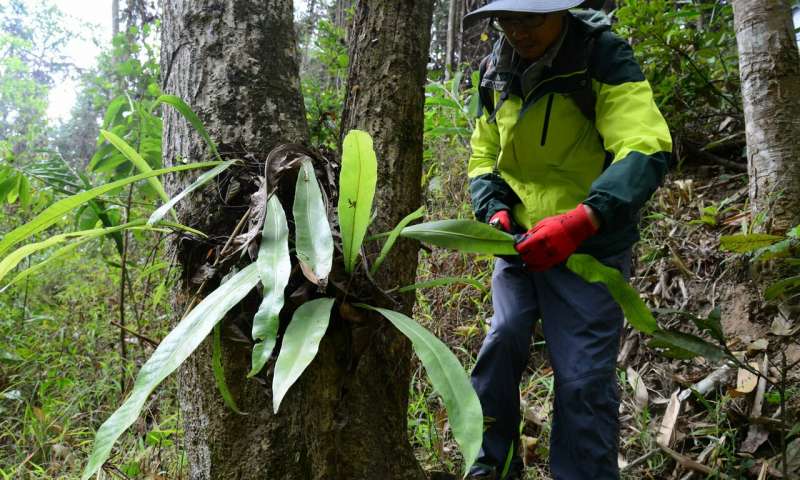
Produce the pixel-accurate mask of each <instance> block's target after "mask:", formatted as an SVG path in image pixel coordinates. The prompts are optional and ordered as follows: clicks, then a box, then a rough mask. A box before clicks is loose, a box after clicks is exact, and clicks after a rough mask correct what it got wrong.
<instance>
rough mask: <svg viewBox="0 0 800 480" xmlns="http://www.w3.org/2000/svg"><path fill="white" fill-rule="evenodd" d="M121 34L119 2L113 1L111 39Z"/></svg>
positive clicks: (117, 0)
mask: <svg viewBox="0 0 800 480" xmlns="http://www.w3.org/2000/svg"><path fill="white" fill-rule="evenodd" d="M118 33H119V0H111V38H114V37H116V36H117V34H118Z"/></svg>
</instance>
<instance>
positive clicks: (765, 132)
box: [733, 0, 800, 233]
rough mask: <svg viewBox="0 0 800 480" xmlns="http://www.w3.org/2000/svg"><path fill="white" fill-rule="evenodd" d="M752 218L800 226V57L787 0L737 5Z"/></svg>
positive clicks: (780, 228) (745, 0)
mask: <svg viewBox="0 0 800 480" xmlns="http://www.w3.org/2000/svg"><path fill="white" fill-rule="evenodd" d="M733 8H734V23H735V28H736V40H737V43H738V46H739V70H740V76H741V80H742V100H743V105H744V114H745V126H746V128H745V129H746V132H747V160H748V170H749V173H750V201H751V206H752V212H753V216H754V217H755V215H757V214H759V213H768V217H767V218H768V219H769V221H770V223H771V224H768V225H766V228H767V229H768V230H771V231H773V232H776V233H781V232H785V231H786V230H787V229H789V228H791V227H793V226H795V225H797V224H798V223H800V209H798V208H797V204H798V201H799V200H800V122H798V118H800V58H798V50H797V44H796V43H795V36H794V28H793V26H792V12H791V7H790V5H789V2H787V1H786V0H734V2H733Z"/></svg>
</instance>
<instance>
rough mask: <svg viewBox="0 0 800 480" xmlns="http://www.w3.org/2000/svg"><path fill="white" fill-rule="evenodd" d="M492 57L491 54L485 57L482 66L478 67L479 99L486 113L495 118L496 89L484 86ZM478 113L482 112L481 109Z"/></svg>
mask: <svg viewBox="0 0 800 480" xmlns="http://www.w3.org/2000/svg"><path fill="white" fill-rule="evenodd" d="M490 57H491V55H487V56H485V57H483V60H481V64H480V67H478V99H479V100H480V104H481V108H482V109H483V111H485V112H486V115H488V116H489V118H494V91H493V90H492V89H491V88H489V87H484V86H483V77H484V75H486V70H487V69H488V68H489V60H490ZM478 113H481V112H480V111H479V112H478ZM478 116H480V115H478Z"/></svg>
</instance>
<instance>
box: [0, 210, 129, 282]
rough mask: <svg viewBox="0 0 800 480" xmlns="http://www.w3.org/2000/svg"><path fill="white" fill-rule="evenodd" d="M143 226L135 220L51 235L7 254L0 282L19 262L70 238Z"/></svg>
mask: <svg viewBox="0 0 800 480" xmlns="http://www.w3.org/2000/svg"><path fill="white" fill-rule="evenodd" d="M143 225H144V220H137V221H133V222H129V223H126V224H124V225H117V226H116V227H110V228H93V229H91V230H81V231H79V232H69V233H61V234H58V235H53V236H52V237H50V238H48V239H46V240H42V241H41V242H36V243H31V244H28V245H25V246H23V247H20V248H18V249H16V250H14V251H13V252H11V253H10V254H8V255H7V256H6V257H5V258H3V260H2V261H0V280H2V279H3V278H4V277H5V276H6V275H7V274H8V272H10V271H11V270H13V269H14V267H16V266H17V265H18V264H19V262H21V261H22V260H24V259H25V258H26V257H27V256H28V255H31V254H33V253H36V252H38V251H40V250H44V249H46V248H50V247H52V246H54V245H57V244H59V243H62V242H65V241H67V240H69V239H71V238H82V237H89V238H96V237H99V236H102V235H108V234H109V233H114V232H119V231H122V230H128V229H131V228H134V227H142V226H143Z"/></svg>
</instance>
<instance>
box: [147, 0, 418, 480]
mask: <svg viewBox="0 0 800 480" xmlns="http://www.w3.org/2000/svg"><path fill="white" fill-rule="evenodd" d="M341 3H344V2H341ZM401 7H402V9H401ZM367 9H368V10H367ZM367 11H368V12H369V13H368V14H367ZM357 18H358V25H359V26H358V28H357V29H356V34H355V35H354V36H353V37H352V38H354V41H355V42H357V44H356V45H355V46H354V47H353V49H352V50H351V55H352V69H351V73H350V82H351V87H350V89H349V90H350V92H351V93H354V96H351V97H350V99H349V101H348V105H350V106H351V108H349V109H348V112H349V113H348V114H346V117H345V120H344V124H345V125H346V126H347V127H348V128H350V127H355V126H359V127H361V128H362V129H365V130H368V131H370V132H371V133H373V135H375V143H376V151H377V152H378V156H379V158H380V160H381V163H380V167H379V168H380V175H381V177H380V178H381V180H380V181H379V184H378V193H377V199H376V202H377V204H376V211H377V212H378V217H377V219H376V220H375V222H374V224H373V229H374V230H375V231H383V230H386V229H388V228H389V227H390V226H393V225H394V223H395V222H396V221H397V220H399V219H400V218H401V217H402V216H403V215H405V214H406V213H408V212H410V211H412V210H413V209H415V208H416V207H417V206H418V205H419V203H420V171H421V161H422V143H421V142H422V119H423V117H422V108H423V103H424V98H423V90H422V88H423V84H424V73H425V62H426V60H427V55H426V54H427V37H428V29H429V26H430V5H429V3H428V2H422V1H403V2H396V0H384V1H375V2H371V1H361V2H359V5H358V13H357ZM297 70H298V67H297V53H296V45H295V35H294V31H293V26H292V3H291V2H289V1H288V0H249V1H247V0H172V1H170V2H166V3H165V12H164V39H163V42H162V72H163V75H164V78H165V81H164V90H165V91H166V92H169V93H173V94H176V95H179V96H180V97H182V98H183V99H184V100H185V101H187V102H188V103H189V104H190V105H191V106H192V107H193V108H194V109H195V111H197V113H198V114H199V116H200V117H201V119H202V120H203V122H204V124H205V125H206V127H207V129H208V130H209V132H210V134H211V136H212V137H213V138H215V139H217V140H218V143H219V146H220V150H221V152H222V153H223V156H225V157H227V158H242V159H244V160H245V163H246V165H245V167H244V168H239V169H238V170H237V171H234V172H232V173H230V174H228V175H227V176H226V179H225V180H224V181H220V182H218V185H217V186H216V187H215V188H209V189H207V190H206V191H205V193H203V194H199V195H198V194H195V195H194V197H193V199H192V202H191V203H189V204H185V205H184V206H183V208H181V209H180V210H179V212H178V214H179V217H180V219H181V220H182V221H183V222H184V223H188V224H190V225H192V226H195V227H198V228H200V229H201V230H203V231H205V232H206V233H208V234H209V238H210V239H211V240H209V242H210V243H211V244H208V243H203V244H200V243H198V242H194V243H192V242H188V241H184V242H180V243H178V244H177V245H176V251H177V252H176V253H177V258H178V260H179V261H180V263H181V265H182V267H183V269H184V275H183V282H182V284H181V285H180V287H179V289H178V291H177V292H176V301H175V303H176V312H181V311H183V309H184V308H185V307H186V306H187V305H188V304H190V303H191V297H192V296H193V294H194V292H195V290H196V289H197V288H198V285H197V283H199V282H201V281H202V278H200V279H198V278H197V277H198V275H197V274H198V273H200V272H204V271H209V269H207V268H203V267H204V266H207V264H211V263H213V261H214V259H215V258H216V256H217V255H219V250H220V247H221V246H222V243H224V242H225V240H226V239H227V237H228V236H230V234H231V232H232V231H233V230H234V229H235V225H236V224H237V223H238V220H239V219H240V218H241V217H242V216H243V215H244V214H245V210H246V206H247V205H248V203H249V196H250V195H251V194H252V193H253V192H254V191H256V182H255V177H256V175H258V174H259V173H260V172H262V171H263V166H262V165H263V162H264V160H265V158H266V155H267V153H268V152H269V151H270V150H271V149H272V148H273V147H274V146H276V145H278V144H281V143H285V142H302V141H303V140H304V139H305V137H306V126H305V121H304V112H303V106H302V105H303V104H302V99H301V97H300V93H299V82H298V78H297ZM208 157H209V152H208V150H207V148H206V147H205V146H204V144H203V142H202V140H201V139H200V137H199V136H198V135H197V133H196V132H194V131H193V130H192V128H191V127H190V126H189V125H188V124H186V122H185V121H184V120H183V119H182V118H179V117H178V116H177V115H176V114H175V113H173V112H170V111H168V112H167V113H166V114H165V118H164V159H165V164H168V165H169V164H173V163H176V162H178V161H182V160H183V159H186V160H189V161H198V160H201V159H206V158H208ZM189 180H190V179H189V178H179V179H172V181H171V183H170V184H169V185H168V188H169V190H170V191H172V192H175V191H177V190H178V189H180V188H181V187H182V186H184V185H186V184H187V183H188V182H189ZM287 211H291V208H290V207H289V208H287ZM416 248H417V247H416V245H415V244H413V243H411V242H400V243H399V244H398V246H397V247H396V248H395V250H394V252H393V254H392V255H391V256H390V257H389V259H388V260H387V262H386V264H385V265H384V268H383V270H382V272H383V273H382V274H381V275H379V276H378V279H377V280H378V282H380V283H381V284H383V285H387V284H389V283H391V284H392V285H397V284H398V283H399V284H406V283H411V282H412V281H413V278H414V273H415V268H416ZM224 273H225V272H215V273H214V274H213V275H214V276H213V277H212V280H210V281H209V283H211V284H213V283H217V282H218V281H219V280H218V279H219V277H221V276H222V274H224ZM390 280H391V282H390ZM344 283H346V282H344ZM355 283H356V284H363V285H362V287H363V288H361V289H353V291H352V294H351V295H352V297H364V296H366V297H368V298H369V297H375V298H381V297H380V295H376V290H375V288H374V287H371V286H370V285H369V284H368V282H363V281H357V282H355ZM370 289H372V291H370ZM206 293H207V292H206ZM287 293H288V291H287ZM331 293H333V292H331ZM352 297H351V298H352ZM385 302H388V304H387V303H385ZM257 303H258V299H256V298H249V299H247V300H246V301H245V302H243V306H242V307H241V308H239V309H238V311H236V312H234V313H233V314H232V315H231V316H230V317H231V318H228V319H227V320H226V323H225V332H227V334H226V335H224V336H223V346H222V350H223V352H222V353H223V355H222V356H223V363H224V367H225V373H226V378H227V382H228V386H229V387H230V389H231V391H232V393H233V396H234V397H235V399H236V401H237V402H238V404H239V407H240V408H241V409H242V410H245V411H246V412H248V413H249V415H247V416H238V415H236V414H234V413H233V412H231V411H230V410H228V409H227V408H226V407H225V406H224V405H223V403H222V400H221V398H220V395H219V393H218V392H217V390H216V388H215V385H214V380H213V375H212V371H211V359H210V357H211V355H210V342H208V341H207V342H205V343H204V344H203V345H202V346H201V347H200V348H199V349H198V351H197V352H196V353H195V354H194V355H193V356H192V357H191V358H190V359H189V360H188V361H187V362H186V363H185V365H184V367H183V368H182V370H181V380H180V401H181V410H182V413H183V416H184V423H185V444H186V445H185V446H186V451H187V456H188V460H189V472H190V473H189V477H190V478H192V479H225V480H227V479H239V480H250V479H252V480H256V479H258V480H261V479H281V480H307V479H326V480H327V479H342V480H345V479H347V480H351V479H370V480H372V479H378V478H380V479H398V480H400V479H402V480H405V479H408V480H421V479H423V478H424V473H423V472H422V470H421V469H420V467H419V465H418V464H417V462H416V460H415V458H414V455H413V451H412V449H411V447H410V445H409V443H408V437H407V419H406V415H407V396H408V385H409V380H410V349H409V344H408V342H407V341H405V340H404V339H403V338H402V337H400V335H399V334H398V333H397V332H396V331H395V330H394V328H393V327H391V325H390V324H388V322H385V321H382V320H381V319H380V318H376V317H374V316H368V317H367V318H368V321H366V322H363V323H362V322H360V321H359V319H356V320H345V319H343V318H342V316H340V315H338V313H337V314H335V315H334V317H333V318H332V320H331V325H330V327H329V328H328V331H327V333H326V336H325V338H324V339H323V341H322V343H321V345H320V349H319V352H318V354H317V356H316V358H315V360H314V361H313V362H312V364H311V365H310V366H309V368H308V369H307V370H306V372H305V373H304V374H303V376H302V377H301V378H300V380H299V381H298V382H297V383H296V384H295V385H294V386H293V387H292V389H291V390H290V391H289V393H288V395H287V396H286V397H285V399H284V400H283V403H282V406H281V411H280V412H279V413H278V414H277V415H273V414H272V412H271V405H272V400H271V392H270V390H271V389H270V388H269V387H268V386H269V385H270V384H271V373H272V363H270V364H268V365H267V368H265V371H264V372H262V374H261V375H259V377H258V378H257V379H254V380H246V378H245V376H246V374H247V372H248V371H249V367H250V351H251V345H250V343H249V342H248V341H246V338H245V337H247V336H249V328H250V322H251V319H252V316H253V314H254V313H255V308H256V306H257ZM377 303H381V302H379V301H378V302H377ZM412 303H413V297H412V296H406V297H403V298H402V299H400V300H399V306H398V304H395V303H393V302H391V301H389V300H384V304H383V306H391V307H392V308H395V309H398V310H402V311H405V312H406V313H410V311H411V305H412ZM231 332H239V334H238V335H236V339H234V336H233V335H231Z"/></svg>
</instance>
